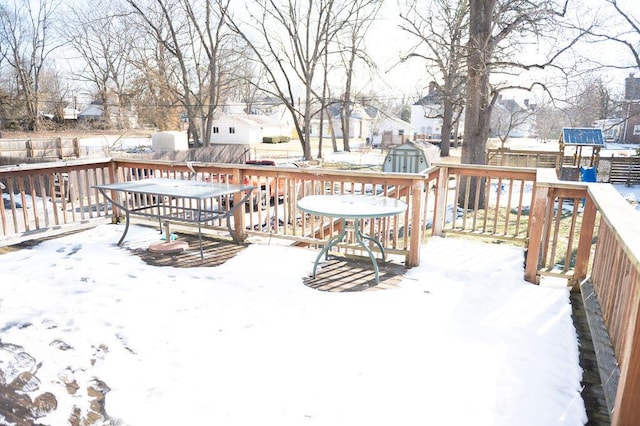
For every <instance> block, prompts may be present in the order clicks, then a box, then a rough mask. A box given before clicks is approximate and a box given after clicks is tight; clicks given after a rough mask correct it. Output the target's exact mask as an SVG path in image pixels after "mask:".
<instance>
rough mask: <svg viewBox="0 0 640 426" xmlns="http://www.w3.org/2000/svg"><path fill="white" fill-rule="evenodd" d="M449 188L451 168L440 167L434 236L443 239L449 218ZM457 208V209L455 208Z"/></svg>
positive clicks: (436, 193)
mask: <svg viewBox="0 0 640 426" xmlns="http://www.w3.org/2000/svg"><path fill="white" fill-rule="evenodd" d="M448 186H449V168H448V167H446V166H445V165H440V172H439V175H438V185H437V187H436V192H435V195H436V207H435V208H436V212H435V215H434V221H433V235H437V236H439V237H442V236H443V235H444V234H443V229H444V222H445V220H446V217H447V187H448ZM454 208H455V207H454Z"/></svg>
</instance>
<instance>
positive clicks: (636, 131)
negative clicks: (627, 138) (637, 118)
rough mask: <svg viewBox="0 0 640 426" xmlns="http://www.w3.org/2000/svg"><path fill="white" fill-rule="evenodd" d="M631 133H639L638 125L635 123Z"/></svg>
mask: <svg viewBox="0 0 640 426" xmlns="http://www.w3.org/2000/svg"><path fill="white" fill-rule="evenodd" d="M633 135H634V136H636V135H640V125H637V124H636V125H635V126H633Z"/></svg>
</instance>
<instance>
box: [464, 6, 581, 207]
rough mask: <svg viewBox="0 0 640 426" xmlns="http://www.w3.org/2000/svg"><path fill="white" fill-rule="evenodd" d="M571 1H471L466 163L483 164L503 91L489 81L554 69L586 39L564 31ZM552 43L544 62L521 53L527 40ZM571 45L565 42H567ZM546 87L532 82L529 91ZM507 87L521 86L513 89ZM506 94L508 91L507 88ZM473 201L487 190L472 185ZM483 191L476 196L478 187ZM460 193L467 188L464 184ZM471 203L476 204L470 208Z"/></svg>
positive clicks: (481, 201) (465, 135) (471, 195)
mask: <svg viewBox="0 0 640 426" xmlns="http://www.w3.org/2000/svg"><path fill="white" fill-rule="evenodd" d="M567 2H568V0H564V3H563V4H560V5H558V3H557V2H555V1H549V0H537V1H528V0H518V1H512V0H469V6H470V7H469V12H470V15H469V41H468V43H467V89H466V105H465V122H464V141H463V146H462V157H461V160H462V163H464V164H485V162H486V155H485V151H486V145H487V140H488V137H489V130H490V123H491V112H492V109H493V105H494V103H495V101H496V99H497V96H498V94H499V91H500V89H497V88H496V86H495V85H492V82H491V76H492V75H497V74H498V73H502V74H505V75H510V76H513V75H516V74H519V73H523V72H526V71H528V70H531V69H536V70H540V69H546V68H552V67H554V64H555V62H556V61H557V60H558V58H559V57H560V56H561V55H562V53H563V52H565V51H567V50H569V49H570V48H571V47H572V46H573V45H575V44H576V43H577V41H578V40H579V39H580V38H581V37H583V36H584V35H585V34H586V30H580V31H578V33H577V34H569V36H568V37H567V34H565V33H564V32H563V25H562V24H563V21H562V20H563V19H564V16H565V13H566V8H567ZM531 38H533V39H534V40H539V42H538V44H541V42H540V41H541V40H546V41H548V43H549V45H550V46H551V48H550V49H549V52H547V53H546V55H545V57H544V58H543V60H542V61H540V62H537V61H536V62H532V63H527V61H526V58H525V59H523V58H522V55H521V54H520V52H519V49H520V48H522V47H523V46H524V44H523V43H524V40H527V39H531ZM565 40H567V41H565ZM535 85H543V84H542V83H541V82H538V81H533V82H532V83H531V85H530V86H528V87H527V89H531V88H532V87H535ZM507 87H521V86H518V85H511V86H507ZM503 89H504V87H503ZM470 185H471V188H470V189H471V191H470V197H471V198H470V200H472V201H474V202H475V200H477V201H478V203H479V205H483V204H484V190H483V188H484V186H483V185H478V186H477V185H476V182H475V181H473V179H472V182H470ZM477 187H479V188H480V192H479V193H478V194H476V191H475V188H477ZM461 191H463V193H464V191H466V186H465V185H461ZM471 204H473V203H471Z"/></svg>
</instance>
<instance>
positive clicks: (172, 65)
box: [125, 0, 235, 146]
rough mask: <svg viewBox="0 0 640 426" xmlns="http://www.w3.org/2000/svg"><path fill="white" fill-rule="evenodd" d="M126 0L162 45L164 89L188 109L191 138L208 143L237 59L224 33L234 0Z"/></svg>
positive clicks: (159, 56)
mask: <svg viewBox="0 0 640 426" xmlns="http://www.w3.org/2000/svg"><path fill="white" fill-rule="evenodd" d="M125 1H126V3H128V4H129V5H130V6H131V8H132V10H133V11H134V13H135V14H137V16H138V17H139V18H140V20H141V21H142V23H143V25H144V28H145V29H146V31H147V32H148V34H149V35H150V36H151V40H153V42H154V43H155V44H157V45H159V46H160V47H158V48H155V47H154V48H153V52H154V54H155V60H156V62H157V67H158V68H157V69H159V70H162V78H163V79H164V80H165V82H164V84H165V85H164V88H165V89H166V90H170V91H172V93H173V96H174V97H175V99H177V100H178V101H179V103H180V105H181V106H182V108H184V111H185V115H186V117H187V120H188V126H189V134H190V136H191V139H192V140H193V142H194V144H199V143H202V144H203V145H205V146H206V145H209V143H210V141H211V134H212V128H213V124H212V121H213V119H214V114H215V112H216V110H217V108H218V106H219V104H220V102H221V100H223V99H224V98H225V97H226V92H227V91H228V90H229V82H230V81H231V79H230V77H229V76H230V74H231V73H230V69H232V68H233V66H232V65H230V63H231V62H232V61H233V60H234V59H235V58H234V57H233V56H232V55H230V53H232V52H233V47H232V46H231V45H230V44H231V43H232V42H233V40H232V38H231V37H230V35H229V34H228V33H227V32H225V21H226V19H227V12H228V8H229V3H230V0H211V1H208V0H201V1H193V0H148V1H146V2H145V1H143V0H125ZM147 40H148V39H147ZM228 43H229V44H228ZM146 47H147V48H148V46H146ZM144 57H145V56H144V55H142V57H141V58H144ZM147 70H148V68H147Z"/></svg>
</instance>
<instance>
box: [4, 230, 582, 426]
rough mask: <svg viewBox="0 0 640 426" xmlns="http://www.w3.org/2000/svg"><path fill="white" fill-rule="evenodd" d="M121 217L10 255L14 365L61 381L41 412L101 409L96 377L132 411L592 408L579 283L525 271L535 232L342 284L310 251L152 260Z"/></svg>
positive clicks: (182, 415) (306, 417)
mask: <svg viewBox="0 0 640 426" xmlns="http://www.w3.org/2000/svg"><path fill="white" fill-rule="evenodd" d="M121 231H122V227H121V225H103V226H99V227H97V228H95V229H92V230H89V231H85V232H82V233H78V234H75V235H70V236H66V237H64V238H58V239H55V240H51V241H46V242H43V243H41V244H39V245H37V246H35V247H33V248H31V249H23V250H19V251H16V252H12V253H7V254H4V255H0V270H1V271H2V279H1V280H0V330H1V333H2V334H1V335H0V338H1V341H0V370H1V372H2V373H3V374H4V377H5V380H6V382H7V383H11V382H12V381H13V380H14V379H15V378H16V377H17V376H18V375H19V374H20V373H21V372H24V371H28V372H30V373H33V374H34V375H35V377H36V378H37V380H34V381H33V383H32V386H31V387H30V391H29V395H30V396H31V397H32V398H35V397H36V396H37V395H40V394H42V393H44V392H51V393H52V394H53V395H55V397H56V399H57V409H56V410H55V411H53V412H51V413H49V414H48V415H47V416H45V417H43V418H41V419H39V421H40V422H42V423H43V424H51V425H60V424H67V419H68V418H69V416H70V413H71V412H72V410H73V408H74V407H76V408H78V409H80V410H81V412H83V413H86V412H87V410H89V398H88V397H87V393H86V391H85V389H86V388H87V386H89V385H90V384H91V383H92V382H95V379H98V380H100V381H102V382H104V383H105V384H106V385H107V386H108V388H109V389H110V390H109V392H108V393H107V394H106V411H107V413H108V415H109V416H111V418H112V419H114V420H119V421H121V423H119V424H123V425H143V426H144V425H150V424H153V425H174V424H212V425H213V424H215V425H225V426H228V425H271V424H273V425H331V426H339V425H403V426H410V425H427V424H428V425H467V424H468V425H471V424H473V425H487V426H489V425H491V426H499V425H504V426H507V425H514V426H515V425H517V426H523V425H540V426H547V425H560V424H564V425H582V424H584V423H585V422H586V414H585V408H584V403H583V401H582V399H581V397H580V380H581V374H582V371H581V369H580V367H579V365H578V343H577V337H576V332H575V329H574V327H573V324H572V321H571V306H570V304H569V294H568V289H566V288H551V287H543V286H535V285H531V284H528V283H526V282H525V281H524V280H523V251H522V249H520V248H516V247H512V246H507V245H500V244H487V243H482V242H470V241H465V240H460V239H454V238H447V239H441V238H432V239H430V240H429V242H428V243H427V244H425V245H424V246H423V248H422V252H421V265H420V267H417V268H413V269H411V270H409V271H408V272H407V274H406V275H405V277H404V278H403V279H402V282H401V284H400V286H399V288H396V289H390V290H383V291H362V292H350V293H330V292H321V291H317V290H314V289H311V288H309V287H306V286H305V285H304V284H303V278H305V277H307V276H308V275H309V273H310V272H311V270H312V268H313V261H314V259H315V256H316V254H317V252H315V251H312V250H308V249H302V248H293V247H283V246H277V245H276V246H274V245H263V244H253V245H250V246H249V247H248V248H246V249H245V250H243V251H241V252H240V253H239V254H238V255H237V256H236V257H235V258H233V259H231V260H229V261H228V262H226V263H225V264H224V265H222V266H218V267H211V268H204V267H203V268H183V269H177V268H172V267H154V266H149V265H147V264H145V263H144V262H142V260H140V258H138V257H137V256H135V255H133V254H132V253H131V252H130V251H128V250H126V248H121V247H117V246H115V245H114V243H115V241H117V240H118V238H119V236H120V233H121ZM157 238H158V234H157V232H156V230H153V229H149V228H145V227H140V226H133V227H132V229H131V230H130V231H129V235H128V237H127V241H126V242H125V246H126V245H127V244H134V243H135V244H137V245H140V243H141V242H147V241H148V242H152V241H155V240H157ZM12 345H19V346H20V347H21V349H20V350H16V346H12ZM22 351H23V352H22ZM20 353H21V354H24V353H27V354H29V355H30V357H25V356H24V355H19V354H20ZM1 377H2V374H0V378H1ZM69 383H75V384H77V386H78V387H79V389H80V391H78V392H75V393H71V392H69V390H68V389H69V386H68V384H69ZM0 422H2V417H1V415H0Z"/></svg>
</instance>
